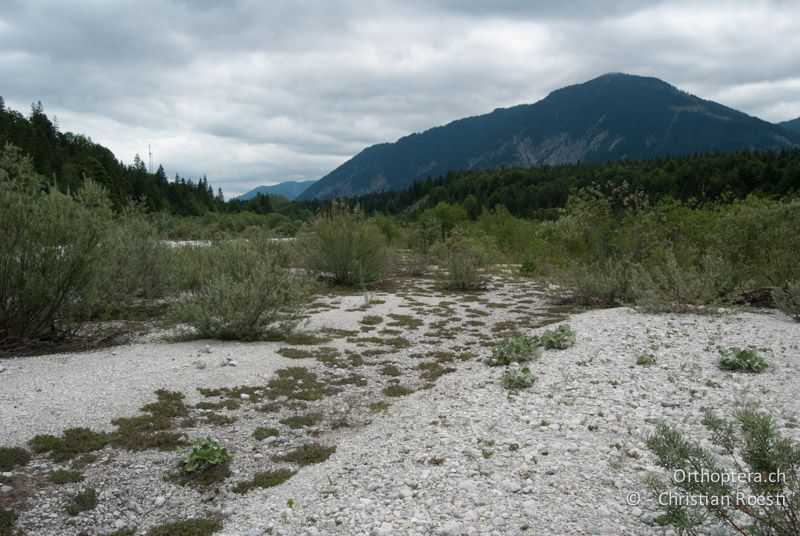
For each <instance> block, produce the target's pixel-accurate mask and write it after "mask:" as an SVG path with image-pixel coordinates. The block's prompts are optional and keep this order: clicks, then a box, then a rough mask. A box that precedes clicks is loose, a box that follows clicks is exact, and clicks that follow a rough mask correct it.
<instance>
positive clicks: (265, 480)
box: [233, 469, 295, 493]
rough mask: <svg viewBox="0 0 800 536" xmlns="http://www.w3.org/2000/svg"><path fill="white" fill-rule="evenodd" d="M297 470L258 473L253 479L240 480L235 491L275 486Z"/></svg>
mask: <svg viewBox="0 0 800 536" xmlns="http://www.w3.org/2000/svg"><path fill="white" fill-rule="evenodd" d="M294 475H295V472H294V471H292V470H291V469H278V470H276V471H264V472H261V473H256V474H255V475H254V476H253V478H252V480H248V481H245V482H239V483H238V484H236V485H235V486H234V487H233V492H234V493H247V492H248V491H251V490H253V489H255V488H273V487H275V486H279V485H281V484H283V483H284V482H286V481H287V480H289V479H290V478H292V477H293V476H294Z"/></svg>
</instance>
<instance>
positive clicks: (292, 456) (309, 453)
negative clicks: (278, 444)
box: [277, 443, 336, 467]
mask: <svg viewBox="0 0 800 536" xmlns="http://www.w3.org/2000/svg"><path fill="white" fill-rule="evenodd" d="M334 452H336V447H326V446H325V445H320V444H319V443H308V444H306V445H302V446H300V447H298V448H296V449H294V450H290V451H289V452H287V453H286V454H284V455H283V456H281V457H279V458H277V459H278V460H280V461H283V462H289V463H295V464H297V465H299V466H301V467H304V466H306V465H311V464H313V463H322V462H324V461H325V460H327V459H328V458H330V456H331V454H333V453H334Z"/></svg>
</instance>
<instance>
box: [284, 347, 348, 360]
mask: <svg viewBox="0 0 800 536" xmlns="http://www.w3.org/2000/svg"><path fill="white" fill-rule="evenodd" d="M278 354H279V355H282V356H283V357H288V358H289V359H310V358H314V359H319V360H324V359H332V358H335V357H338V356H339V350H337V349H336V348H333V347H331V346H320V347H319V348H316V349H313V350H306V349H303V348H286V347H284V348H279V349H278Z"/></svg>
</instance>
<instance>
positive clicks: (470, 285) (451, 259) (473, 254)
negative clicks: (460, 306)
mask: <svg viewBox="0 0 800 536" xmlns="http://www.w3.org/2000/svg"><path fill="white" fill-rule="evenodd" d="M493 251H494V244H493V242H492V241H491V239H489V238H488V237H486V236H484V235H481V236H479V237H469V236H467V235H466V234H465V233H464V232H463V231H460V230H458V229H456V230H454V231H453V233H452V234H451V235H450V236H449V237H447V238H446V239H445V240H444V241H443V242H440V243H438V244H437V245H436V247H435V248H434V253H435V255H436V257H437V258H438V259H439V263H440V267H441V268H442V269H443V271H442V273H441V278H442V282H443V284H444V286H445V288H448V289H456V290H475V289H481V288H484V287H485V286H486V281H487V278H488V274H487V268H488V267H489V265H490V263H491V259H492V252H493Z"/></svg>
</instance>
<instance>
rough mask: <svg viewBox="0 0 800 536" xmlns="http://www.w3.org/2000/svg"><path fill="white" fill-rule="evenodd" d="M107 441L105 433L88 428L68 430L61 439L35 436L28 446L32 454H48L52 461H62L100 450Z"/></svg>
mask: <svg viewBox="0 0 800 536" xmlns="http://www.w3.org/2000/svg"><path fill="white" fill-rule="evenodd" d="M109 440H110V437H109V435H108V434H106V433H102V432H93V431H92V430H89V429H88V428H68V429H67V430H64V432H63V433H62V435H61V437H56V436H53V435H49V434H44V435H37V436H35V437H33V438H32V439H31V440H30V441H29V442H28V444H29V445H30V447H31V450H32V451H33V452H36V453H42V452H50V453H51V456H52V458H53V460H54V461H64V460H68V459H70V458H74V457H76V456H78V455H79V454H83V453H86V452H92V451H95V450H100V449H101V448H103V447H104V446H106V445H107V444H108V442H109Z"/></svg>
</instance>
